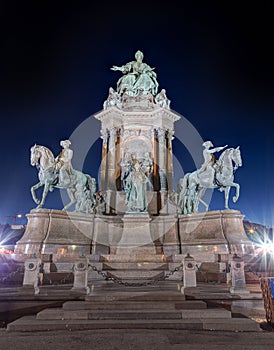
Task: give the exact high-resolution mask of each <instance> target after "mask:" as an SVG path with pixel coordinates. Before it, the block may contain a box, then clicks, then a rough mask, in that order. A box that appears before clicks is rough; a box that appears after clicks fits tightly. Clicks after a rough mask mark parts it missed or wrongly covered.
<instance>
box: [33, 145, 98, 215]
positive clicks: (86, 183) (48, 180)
mask: <svg viewBox="0 0 274 350" xmlns="http://www.w3.org/2000/svg"><path fill="white" fill-rule="evenodd" d="M30 163H31V165H32V166H36V167H37V169H38V170H39V173H38V178H39V182H38V183H37V184H36V185H34V186H32V187H31V194H32V198H33V200H34V202H35V203H36V204H38V206H37V208H42V207H43V205H44V204H45V199H46V197H47V194H48V192H49V191H53V189H54V188H64V189H66V190H67V193H68V196H69V199H70V202H69V203H68V204H67V205H66V206H65V207H64V208H63V210H67V209H68V208H69V207H71V206H72V205H73V204H74V203H76V202H77V203H79V200H80V199H81V200H83V196H82V197H81V198H80V199H79V198H78V197H79V196H77V194H81V195H82V194H83V193H85V194H86V196H87V198H86V199H89V200H90V202H91V209H93V207H94V206H95V193H96V190H97V184H96V180H95V178H92V177H91V176H89V175H88V174H83V173H82V172H81V171H78V170H75V169H72V174H71V175H70V183H69V184H68V185H62V183H59V182H58V172H57V171H56V160H55V158H54V156H53V154H52V152H51V151H50V150H49V149H48V148H47V147H45V146H39V145H34V146H33V147H31V157H30ZM43 186H44V190H43V194H42V199H41V200H39V199H38V198H37V197H36V194H35V191H36V190H37V189H38V188H40V187H43Z"/></svg>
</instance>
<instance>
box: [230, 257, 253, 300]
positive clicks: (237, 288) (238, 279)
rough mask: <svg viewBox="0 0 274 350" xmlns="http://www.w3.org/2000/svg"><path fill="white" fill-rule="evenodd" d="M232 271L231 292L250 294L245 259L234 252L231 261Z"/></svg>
mask: <svg viewBox="0 0 274 350" xmlns="http://www.w3.org/2000/svg"><path fill="white" fill-rule="evenodd" d="M230 266H231V267H230V273H231V288H230V293H231V294H249V290H248V289H247V288H246V283H245V272H244V261H243V259H242V258H241V257H240V256H238V255H237V254H234V256H233V258H232V260H231V261H230Z"/></svg>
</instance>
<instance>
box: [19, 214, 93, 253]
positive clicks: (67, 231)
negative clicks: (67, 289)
mask: <svg viewBox="0 0 274 350" xmlns="http://www.w3.org/2000/svg"><path fill="white" fill-rule="evenodd" d="M27 217H28V225H27V228H26V231H25V234H24V236H23V237H22V238H21V239H20V240H19V241H18V242H17V244H16V248H15V253H16V254H21V253H22V254H33V253H36V254H38V253H42V254H78V255H81V254H83V253H84V254H89V253H90V249H91V241H92V236H93V225H94V216H93V215H91V214H81V213H71V212H65V211H62V210H48V209H33V210H32V211H31V212H30V213H29V214H27Z"/></svg>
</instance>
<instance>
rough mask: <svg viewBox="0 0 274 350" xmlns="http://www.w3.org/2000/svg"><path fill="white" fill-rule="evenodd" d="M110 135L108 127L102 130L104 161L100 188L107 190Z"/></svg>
mask: <svg viewBox="0 0 274 350" xmlns="http://www.w3.org/2000/svg"><path fill="white" fill-rule="evenodd" d="M108 137H109V132H108V130H107V129H104V130H103V129H102V130H101V139H102V140H103V145H102V162H101V171H100V189H101V191H105V190H106V189H107V153H108Z"/></svg>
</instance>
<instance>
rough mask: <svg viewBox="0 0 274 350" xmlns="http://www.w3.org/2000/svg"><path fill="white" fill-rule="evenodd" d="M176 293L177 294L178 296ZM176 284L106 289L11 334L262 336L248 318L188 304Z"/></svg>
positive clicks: (23, 323) (25, 321)
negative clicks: (87, 331) (88, 331)
mask: <svg viewBox="0 0 274 350" xmlns="http://www.w3.org/2000/svg"><path fill="white" fill-rule="evenodd" d="M176 287H177V290H176ZM179 289H180V286H179V285H177V283H175V282H173V283H171V282H170V283H167V282H164V283H163V285H162V286H161V285H160V286H149V287H145V288H133V287H127V288H125V287H121V286H115V285H113V283H110V282H109V283H102V286H101V287H100V288H98V287H95V289H94V290H93V291H92V292H91V293H90V295H87V296H86V297H85V300H79V301H67V302H65V303H64V304H63V306H62V307H60V308H49V309H44V310H42V311H40V312H39V313H37V314H36V315H35V316H25V317H22V318H20V319H17V320H16V321H14V322H12V323H9V324H8V326H7V330H8V331H9V332H14V331H20V332H33V331H51V330H85V329H182V330H183V329H197V330H225V331H260V330H261V329H260V326H259V324H258V323H256V322H255V321H253V320H251V319H249V318H244V317H242V318H240V317H237V318H235V317H233V314H232V313H231V312H230V311H228V310H226V309H224V308H221V307H208V305H207V303H206V302H205V301H203V300H186V297H185V296H184V295H182V294H181V293H180V290H179Z"/></svg>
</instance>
